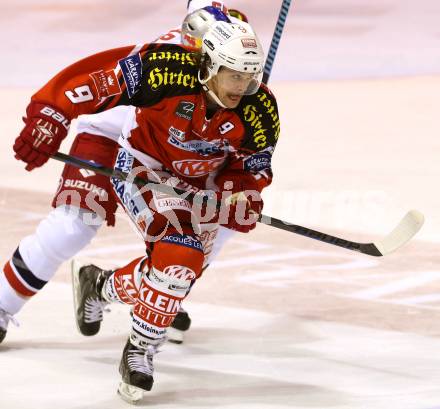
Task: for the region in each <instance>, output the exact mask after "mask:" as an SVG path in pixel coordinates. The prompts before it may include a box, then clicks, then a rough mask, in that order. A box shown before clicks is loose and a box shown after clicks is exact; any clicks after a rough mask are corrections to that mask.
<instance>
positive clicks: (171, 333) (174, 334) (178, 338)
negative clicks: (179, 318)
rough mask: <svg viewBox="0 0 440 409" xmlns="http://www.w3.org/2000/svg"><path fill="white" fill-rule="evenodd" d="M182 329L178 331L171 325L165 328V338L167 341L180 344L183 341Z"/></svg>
mask: <svg viewBox="0 0 440 409" xmlns="http://www.w3.org/2000/svg"><path fill="white" fill-rule="evenodd" d="M183 336H184V331H179V330H178V329H175V328H173V327H168V328H167V338H168V342H172V343H173V344H181V343H182V342H183Z"/></svg>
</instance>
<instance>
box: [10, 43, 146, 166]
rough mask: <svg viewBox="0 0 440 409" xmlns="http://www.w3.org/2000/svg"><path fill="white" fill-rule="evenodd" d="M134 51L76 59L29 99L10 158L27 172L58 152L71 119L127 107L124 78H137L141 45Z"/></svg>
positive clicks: (128, 50)
mask: <svg viewBox="0 0 440 409" xmlns="http://www.w3.org/2000/svg"><path fill="white" fill-rule="evenodd" d="M138 48H139V49H136V48H135V47H133V46H129V47H122V48H117V49H113V50H108V51H105V52H102V53H98V54H95V55H92V56H90V57H87V58H85V59H83V60H80V61H78V62H76V63H74V64H72V65H70V66H68V67H67V68H65V69H64V70H62V71H61V72H60V73H58V74H57V75H56V76H55V77H53V78H52V79H51V80H50V81H49V82H48V83H47V84H46V85H44V86H43V87H42V88H41V89H40V90H39V91H37V92H36V93H35V94H34V95H33V96H32V98H31V101H30V103H29V105H28V107H27V109H26V117H25V118H24V122H25V127H24V129H23V130H22V132H21V133H20V135H19V137H18V138H17V139H16V141H15V144H14V151H15V157H16V158H17V159H20V160H23V161H24V162H26V163H27V166H26V169H27V170H32V169H34V168H36V167H39V166H41V165H43V164H44V163H45V162H46V161H47V160H48V158H49V156H50V155H52V154H53V153H55V152H56V151H57V150H58V148H59V146H60V144H61V141H62V140H63V139H64V138H65V137H66V135H67V132H68V129H69V126H70V122H71V120H72V119H74V118H76V117H77V116H79V115H81V114H90V113H95V112H100V111H103V110H106V109H110V108H112V107H113V106H116V105H121V104H129V101H128V98H127V94H128V93H129V92H130V89H129V87H127V84H126V81H125V77H124V75H127V73H128V75H132V77H131V78H135V76H136V74H139V76H140V75H141V72H142V69H141V68H142V63H141V60H140V59H141V54H139V52H143V50H144V49H145V48H146V46H144V47H138ZM136 64H138V65H136ZM139 80H140V78H139ZM127 82H128V83H129V84H132V83H130V82H129V81H127Z"/></svg>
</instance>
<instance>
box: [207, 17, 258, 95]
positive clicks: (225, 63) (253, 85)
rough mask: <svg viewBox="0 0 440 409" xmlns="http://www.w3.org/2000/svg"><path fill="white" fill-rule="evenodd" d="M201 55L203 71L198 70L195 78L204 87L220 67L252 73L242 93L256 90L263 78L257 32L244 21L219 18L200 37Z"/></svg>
mask: <svg viewBox="0 0 440 409" xmlns="http://www.w3.org/2000/svg"><path fill="white" fill-rule="evenodd" d="M202 55H204V56H205V59H206V66H205V68H206V72H204V73H202V72H201V70H199V81H200V83H201V84H202V85H204V86H205V87H206V86H207V85H206V83H207V82H208V81H209V80H210V79H211V78H213V77H214V76H215V75H217V73H218V72H219V70H220V68H221V67H227V68H229V69H231V70H235V71H238V72H240V73H245V74H252V81H250V83H249V86H248V88H247V90H246V92H245V93H244V95H250V94H254V93H255V92H257V91H258V88H259V87H260V84H261V80H262V78H263V69H264V60H265V55H264V51H263V47H262V46H261V43H260V41H259V39H258V37H257V35H256V34H255V32H254V30H253V29H252V27H251V26H250V25H249V24H248V23H245V22H240V23H227V22H223V21H220V22H217V23H215V24H213V25H212V26H211V27H210V29H209V30H208V31H207V33H206V34H205V35H204V37H203V44H202ZM207 57H208V58H207ZM202 75H203V76H204V78H202Z"/></svg>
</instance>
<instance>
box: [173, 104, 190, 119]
mask: <svg viewBox="0 0 440 409" xmlns="http://www.w3.org/2000/svg"><path fill="white" fill-rule="evenodd" d="M194 108H195V105H194V103H193V102H190V101H180V102H179V105H177V108H176V111H175V114H176V115H177V116H178V117H179V118H183V119H186V120H187V121H191V119H192V117H193V114H194Z"/></svg>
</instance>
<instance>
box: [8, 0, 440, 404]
mask: <svg viewBox="0 0 440 409" xmlns="http://www.w3.org/2000/svg"><path fill="white" fill-rule="evenodd" d="M228 5H229V6H230V7H236V8H238V9H242V10H244V11H246V12H247V14H248V15H249V18H250V20H251V22H253V23H254V26H255V27H256V28H257V30H258V32H259V33H260V34H261V35H260V36H261V38H262V40H263V43H264V44H265V45H266V46H268V45H269V42H270V37H271V35H272V31H273V27H274V24H275V21H276V16H277V13H278V10H279V5H280V1H278V0H277V1H271V2H268V1H263V0H253V1H252V2H251V1H231V2H230V3H229V4H228ZM184 11H185V1H183V0H182V1H180V0H169V1H167V2H164V1H156V0H150V1H148V2H147V1H140V0H136V1H135V0H126V1H85V0H83V1H66V0H58V1H38V0H33V1H31V0H22V1H16V2H8V3H7V2H2V3H0V22H1V24H0V34H1V37H2V43H1V44H2V45H1V50H2V57H3V58H2V64H0V74H1V75H0V92H1V97H2V98H1V105H0V119H1V120H0V131H1V135H2V138H1V139H0V141H1V142H0V146H1V149H2V152H3V153H4V154H3V157H2V161H1V163H0V169H1V172H2V178H1V179H0V189H1V190H0V217H1V219H0V220H1V223H2V234H1V236H0V255H1V257H2V260H3V261H2V263H4V262H6V260H7V259H8V258H9V257H10V255H11V252H12V251H13V250H14V249H15V248H16V246H17V244H18V242H19V240H20V239H21V238H22V237H23V236H24V235H26V234H29V233H31V232H33V230H34V228H35V226H36V225H37V223H38V221H39V220H40V219H41V218H43V217H44V216H45V215H46V214H47V212H48V210H49V208H50V200H51V195H52V194H53V192H54V191H55V190H56V187H57V181H58V176H59V173H60V171H61V166H60V165H59V164H58V163H49V164H48V165H46V166H45V167H43V168H41V169H38V170H35V171H34V172H32V173H27V172H25V171H24V170H23V166H22V165H21V164H20V163H19V162H17V161H15V160H14V159H13V155H12V153H11V152H12V151H11V145H12V142H13V140H14V138H15V137H16V136H17V134H18V132H19V130H20V128H21V116H22V115H23V113H24V111H25V107H26V105H27V103H28V99H29V97H30V96H31V95H32V93H33V92H34V91H35V90H36V89H38V87H39V86H41V85H42V84H43V83H44V82H45V81H47V80H48V79H49V78H50V77H51V76H52V75H53V74H55V73H56V72H57V71H58V70H59V69H61V68H62V67H64V66H65V65H67V64H69V63H71V62H73V61H75V60H77V59H79V58H81V57H83V56H86V55H89V54H91V53H93V52H95V51H99V50H103V49H107V48H111V47H115V46H120V45H127V44H132V43H138V42H144V41H147V40H149V39H151V38H154V37H155V36H156V35H158V34H160V33H161V32H163V31H166V30H167V29H168V28H169V27H173V26H176V25H178V24H179V22H180V20H181V18H182V16H183V15H184ZM439 15H440V2H438V1H437V0H422V1H418V2H415V1H410V0H381V1H378V0H369V1H363V0H335V1H332V2H329V1H325V0H302V1H295V2H294V4H293V6H292V9H291V12H290V14H289V17H288V22H287V25H286V29H285V33H284V34H283V39H282V42H281V46H280V49H279V54H278V56H277V59H276V62H275V67H274V71H273V76H272V80H271V86H272V88H273V90H274V92H275V94H276V96H277V99H278V103H279V108H280V111H281V120H282V134H281V137H280V140H279V144H278V147H277V151H276V152H275V156H274V163H273V165H274V172H275V178H274V183H273V186H271V187H270V189H268V190H267V192H265V196H264V198H265V203H266V207H265V213H266V214H271V215H274V216H277V217H280V218H283V219H286V220H290V221H292V222H294V223H296V224H301V225H305V226H307V227H312V228H316V229H318V230H321V231H325V232H328V233H330V234H334V235H340V236H342V237H344V238H347V239H352V240H357V241H373V240H376V239H377V238H380V237H382V236H383V235H385V234H387V233H388V232H389V231H390V230H391V229H392V228H393V227H394V225H395V224H397V222H398V221H399V220H400V218H401V217H402V216H403V215H404V213H405V212H406V211H407V210H409V209H411V208H417V209H418V210H420V211H421V212H423V213H424V214H425V216H426V223H425V226H424V227H423V228H422V230H421V231H420V233H419V234H418V235H417V236H416V238H415V240H413V241H412V242H411V243H409V244H408V245H407V246H405V247H404V248H402V249H401V250H400V251H399V252H397V253H395V254H393V255H390V256H388V257H386V258H383V259H376V258H371V257H367V256H363V255H360V254H359V255H358V254H356V253H350V252H348V251H346V250H343V249H338V248H336V247H332V246H328V245H324V244H320V243H315V242H312V241H311V240H309V239H305V238H301V237H299V236H295V235H293V234H289V233H286V232H281V231H278V230H275V229H273V228H270V227H267V226H262V225H261V226H259V227H258V228H257V229H256V231H254V232H252V233H251V234H249V235H246V236H245V235H236V236H235V237H234V238H233V240H232V241H231V242H230V243H229V244H228V245H227V246H226V247H225V248H224V251H223V253H222V254H221V256H220V257H219V258H218V260H217V261H216V262H215V263H214V264H213V265H212V266H211V267H210V268H209V270H207V271H206V273H205V274H204V276H203V277H202V278H201V279H200V280H199V282H198V283H197V284H196V286H195V287H194V290H193V291H192V293H191V295H190V296H189V298H188V300H187V302H185V306H186V308H187V309H188V311H189V312H190V314H191V316H192V318H193V326H192V328H191V330H190V332H189V333H188V336H187V339H186V341H185V343H184V344H183V345H180V346H179V345H171V344H167V345H165V346H164V347H163V350H162V352H161V353H160V354H159V355H158V356H157V357H156V360H155V362H156V376H155V386H154V388H153V391H152V392H151V393H150V394H148V396H147V397H145V399H144V400H143V401H142V402H141V406H144V407H149V408H155V409H156V408H157V409H165V408H170V409H171V408H172V409H174V408H176V409H177V408H179V409H180V408H185V409H204V408H208V407H214V408H227V409H266V408H267V409H278V408H297V409H310V408H316V409H323V408H332V409H376V408H377V409H379V408H380V409H438V408H440V354H439V350H440V339H439V338H440V255H439V251H438V250H439V242H440V240H439V238H440V236H439V231H440V214H439V208H440V194H439V192H438V176H439V175H440V165H439V160H438V157H439V154H440V139H439V135H440V123H439V119H438V118H439V115H438V111H439V106H440V104H439V100H440V97H439V96H440V47H439V42H440V28H439V27H440V26H439V24H438V16H439ZM70 140H71V137H70ZM68 148H69V141H66V142H65V143H64V144H63V146H62V150H63V151H64V152H66V151H67V150H68ZM142 251H143V247H142V243H141V242H140V240H139V239H138V238H137V237H136V235H135V233H134V232H133V231H132V229H131V228H130V227H129V225H128V222H127V220H126V218H125V217H124V215H123V214H122V213H120V214H119V217H118V222H117V227H116V228H114V229H110V228H103V229H102V231H100V233H99V235H98V237H97V238H96V239H95V240H94V242H93V243H92V245H91V246H90V247H88V248H87V249H85V250H84V251H83V252H82V253H81V254H80V255H79V256H80V258H81V259H82V260H87V261H92V262H94V263H96V264H98V265H100V266H102V267H112V266H117V265H121V264H123V263H125V262H127V261H129V260H130V259H131V258H134V257H135V256H137V255H140V254H142ZM17 319H18V320H19V322H20V324H21V325H20V327H19V328H15V327H11V329H10V331H9V332H8V336H7V339H6V340H5V342H4V343H3V344H1V346H0V408H1V409H3V408H5V409H18V408H20V409H22V408H23V409H40V408H41V409H52V408H54V409H55V408H65V409H89V408H91V409H101V408H102V409H116V408H125V407H128V406H129V405H127V404H125V403H124V402H122V401H121V400H120V399H119V398H118V397H117V396H116V394H115V391H116V387H117V384H118V381H119V374H118V372H117V368H118V364H119V359H120V355H121V351H122V347H123V345H124V343H125V338H126V335H127V332H128V328H129V319H128V310H127V309H126V308H124V307H115V308H113V307H112V311H111V312H110V313H109V314H106V316H105V320H104V324H103V328H102V331H101V332H100V334H98V335H97V336H95V337H93V338H90V339H89V338H84V337H81V336H80V335H79V334H78V333H77V331H76V328H75V324H74V318H73V307H72V296H71V286H70V277H69V266H68V265H67V264H66V265H63V267H62V268H61V269H60V271H59V272H58V273H57V275H56V276H55V279H54V280H53V281H52V282H51V283H49V284H48V285H47V287H46V288H45V289H44V290H43V291H42V292H41V294H39V295H37V296H36V297H34V299H33V300H31V301H30V302H29V303H28V304H27V305H26V306H25V308H24V309H23V311H22V312H21V313H20V314H19V315H18V316H17Z"/></svg>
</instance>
